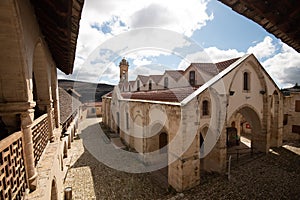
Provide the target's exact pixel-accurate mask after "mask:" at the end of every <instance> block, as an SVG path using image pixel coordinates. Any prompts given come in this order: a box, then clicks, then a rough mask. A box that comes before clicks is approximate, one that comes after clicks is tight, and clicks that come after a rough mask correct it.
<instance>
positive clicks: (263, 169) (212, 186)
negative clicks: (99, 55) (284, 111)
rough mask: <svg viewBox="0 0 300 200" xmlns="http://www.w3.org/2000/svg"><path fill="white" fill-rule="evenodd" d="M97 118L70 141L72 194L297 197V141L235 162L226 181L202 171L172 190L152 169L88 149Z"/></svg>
mask: <svg viewBox="0 0 300 200" xmlns="http://www.w3.org/2000/svg"><path fill="white" fill-rule="evenodd" d="M98 122H99V119H87V120H85V121H83V122H82V123H81V124H80V128H81V132H79V137H80V139H76V140H74V142H73V143H72V149H71V151H70V155H69V156H70V157H69V159H70V160H71V165H70V169H69V170H68V174H67V177H66V180H65V187H67V186H71V187H72V189H73V199H300V143H299V142H298V143H294V144H289V145H284V146H283V147H281V148H274V149H273V150H272V152H271V153H269V154H268V155H264V156H259V157H257V158H255V159H252V160H249V161H248V162H244V163H243V164H240V165H237V164H235V165H234V167H233V169H232V171H231V180H230V181H228V180H227V177H226V176H224V175H218V174H207V175H204V176H203V177H201V184H200V185H199V186H197V187H195V188H193V189H191V190H189V191H185V192H183V193H175V192H174V191H169V192H168V191H167V190H166V189H163V188H161V187H160V185H159V184H158V182H157V181H155V180H154V179H153V176H152V175H151V173H144V174H132V173H126V172H122V171H118V170H115V169H112V168H110V167H107V166H106V165H104V164H102V163H101V162H99V161H98V160H97V159H96V158H95V157H94V155H92V154H91V153H90V152H89V151H88V149H90V148H91V145H95V143H92V142H95V141H96V142H97V139H99V138H100V139H101V138H103V135H104V134H103V133H101V132H97V133H95V132H94V131H93V129H91V126H98V125H97V124H98ZM96 137H98V138H96ZM101 140H102V141H104V142H105V140H103V139H101ZM89 142H91V143H89ZM87 145H89V147H88V146H87ZM99 145H101V144H98V147H99ZM102 145H104V143H103V144H102ZM98 147H97V146H96V147H94V148H98ZM107 156H109V155H107ZM131 162H135V161H134V160H131ZM137 165H139V163H137Z"/></svg>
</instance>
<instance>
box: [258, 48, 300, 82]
mask: <svg viewBox="0 0 300 200" xmlns="http://www.w3.org/2000/svg"><path fill="white" fill-rule="evenodd" d="M280 50H281V51H280V53H278V54H276V55H274V56H272V57H270V58H269V59H267V60H265V61H264V62H262V65H263V66H264V67H265V69H266V70H267V71H268V73H269V74H270V75H271V77H272V78H273V79H274V80H275V82H277V84H278V85H279V87H288V86H290V85H294V84H295V83H296V82H299V81H300V54H299V53H298V52H296V51H295V50H294V49H292V48H291V47H289V46H288V45H286V44H284V43H281V49H280Z"/></svg>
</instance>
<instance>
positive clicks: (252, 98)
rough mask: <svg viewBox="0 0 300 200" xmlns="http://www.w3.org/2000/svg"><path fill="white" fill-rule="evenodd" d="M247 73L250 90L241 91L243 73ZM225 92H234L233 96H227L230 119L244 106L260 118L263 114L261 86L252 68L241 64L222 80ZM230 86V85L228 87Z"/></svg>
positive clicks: (246, 64)
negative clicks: (251, 108)
mask: <svg viewBox="0 0 300 200" xmlns="http://www.w3.org/2000/svg"><path fill="white" fill-rule="evenodd" d="M245 71H247V72H249V73H250V90H249V91H243V73H244V72H245ZM223 82H224V84H225V88H226V92H228V93H229V91H234V92H235V93H234V95H233V96H229V98H228V100H229V104H228V108H227V112H228V114H227V115H228V117H230V116H231V115H232V114H233V113H234V112H235V111H236V109H238V108H240V107H241V106H243V105H244V104H248V105H251V106H253V108H254V109H255V111H256V112H257V114H258V115H259V117H260V118H262V113H263V95H262V94H260V91H261V90H263V86H262V85H261V83H260V80H259V78H258V75H257V73H256V71H255V70H254V68H253V66H252V65H250V64H248V63H242V64H241V65H240V66H239V67H237V68H235V69H234V70H233V71H232V72H231V73H229V74H227V75H226V76H225V77H224V78H223ZM230 84H232V85H231V86H230Z"/></svg>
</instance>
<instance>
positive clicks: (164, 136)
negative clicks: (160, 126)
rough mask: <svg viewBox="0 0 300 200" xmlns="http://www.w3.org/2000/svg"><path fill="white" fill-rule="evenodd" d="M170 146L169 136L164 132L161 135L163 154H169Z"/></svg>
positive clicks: (160, 142)
mask: <svg viewBox="0 0 300 200" xmlns="http://www.w3.org/2000/svg"><path fill="white" fill-rule="evenodd" d="M167 145H168V134H167V133H165V132H162V133H161V134H159V150H160V152H161V153H167V147H166V146H167Z"/></svg>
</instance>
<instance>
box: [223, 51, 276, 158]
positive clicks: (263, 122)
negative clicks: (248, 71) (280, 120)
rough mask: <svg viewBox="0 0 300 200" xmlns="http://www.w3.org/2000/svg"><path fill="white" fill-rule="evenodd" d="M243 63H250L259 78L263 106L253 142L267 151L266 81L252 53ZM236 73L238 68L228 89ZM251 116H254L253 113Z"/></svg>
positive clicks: (230, 86) (267, 114)
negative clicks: (258, 128)
mask: <svg viewBox="0 0 300 200" xmlns="http://www.w3.org/2000/svg"><path fill="white" fill-rule="evenodd" d="M244 64H246V65H250V66H251V67H252V68H253V69H254V72H255V73H256V75H257V77H258V79H259V82H260V86H261V90H260V91H258V92H260V94H261V95H262V101H263V102H262V103H263V104H262V105H263V107H262V118H261V119H260V118H259V119H260V120H259V121H260V127H261V128H260V130H259V132H258V133H256V134H257V135H256V139H257V141H256V142H255V143H256V144H255V146H256V147H257V148H258V149H259V150H260V151H262V152H266V153H267V152H268V151H269V144H270V142H269V139H268V126H269V125H270V124H269V123H268V119H269V114H270V113H269V104H268V101H269V100H268V87H267V82H266V79H265V76H264V73H263V70H262V66H261V65H260V64H259V62H258V61H257V59H256V58H255V57H254V56H253V55H250V56H248V58H247V59H246V60H245V61H244ZM238 73H239V70H236V72H235V74H234V75H233V78H232V81H231V82H230V85H229V91H231V88H232V84H233V82H234V80H235V77H236V76H237V74H238ZM229 103H230V102H228V104H229ZM245 106H246V105H245ZM241 107H243V106H241ZM246 107H247V106H246ZM250 107H252V106H250V105H248V108H250ZM252 108H253V107H252ZM237 110H239V109H237ZM252 110H253V111H254V110H255V109H252ZM254 113H256V114H257V113H259V112H257V111H255V112H254ZM252 116H254V114H253V115H252ZM258 116H259V115H258Z"/></svg>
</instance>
